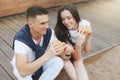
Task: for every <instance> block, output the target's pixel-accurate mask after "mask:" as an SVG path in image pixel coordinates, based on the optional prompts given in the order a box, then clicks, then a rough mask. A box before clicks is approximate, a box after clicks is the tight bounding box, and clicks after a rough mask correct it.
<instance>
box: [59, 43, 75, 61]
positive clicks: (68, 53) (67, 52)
mask: <svg viewBox="0 0 120 80" xmlns="http://www.w3.org/2000/svg"><path fill="white" fill-rule="evenodd" d="M73 52H74V48H73V46H72V45H70V44H65V51H64V54H62V55H61V57H62V58H63V59H64V60H68V59H70V58H71V53H73Z"/></svg>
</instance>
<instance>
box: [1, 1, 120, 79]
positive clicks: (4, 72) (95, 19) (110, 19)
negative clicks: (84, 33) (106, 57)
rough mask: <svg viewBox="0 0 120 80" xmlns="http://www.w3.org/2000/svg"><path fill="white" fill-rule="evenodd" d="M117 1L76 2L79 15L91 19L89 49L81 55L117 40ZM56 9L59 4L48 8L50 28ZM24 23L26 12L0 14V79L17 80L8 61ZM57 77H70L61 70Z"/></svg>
mask: <svg viewBox="0 0 120 80" xmlns="http://www.w3.org/2000/svg"><path fill="white" fill-rule="evenodd" d="M119 3H120V1H119V0H92V1H89V2H84V3H77V4H75V5H76V6H77V8H78V10H79V13H80V16H81V18H82V19H87V20H88V21H90V23H91V26H92V30H93V36H92V39H91V40H92V43H91V44H92V50H91V52H90V54H88V55H83V58H84V59H86V58H87V57H90V56H92V55H95V54H96V53H97V52H99V51H101V50H103V49H106V48H108V47H110V46H112V45H115V44H117V43H119V42H120V34H119V31H120V27H119V26H120V16H119V14H120V10H119V9H120V5H119ZM0 5H1V3H0ZM57 9H58V7H56V8H50V9H48V10H49V11H50V14H49V17H50V27H52V28H54V26H55V24H56V13H57ZM0 13H1V12H0ZM25 23H26V20H25V14H18V15H12V16H8V17H1V18H0V76H1V78H0V79H1V80H16V79H15V77H14V75H13V73H12V66H11V64H10V61H11V59H12V57H13V51H12V41H13V37H14V35H15V33H16V32H17V31H18V30H19V29H20V28H21V27H22V26H23V25H24V24H25ZM89 60H90V58H89ZM91 60H92V59H91ZM93 60H94V59H93ZM87 63H89V62H87ZM56 80H69V78H68V76H67V74H65V72H64V71H62V73H61V74H60V76H59V77H57V79H56Z"/></svg>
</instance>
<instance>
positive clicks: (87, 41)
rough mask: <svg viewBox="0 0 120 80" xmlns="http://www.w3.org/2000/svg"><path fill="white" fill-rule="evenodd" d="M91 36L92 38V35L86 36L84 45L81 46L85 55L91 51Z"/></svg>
mask: <svg viewBox="0 0 120 80" xmlns="http://www.w3.org/2000/svg"><path fill="white" fill-rule="evenodd" d="M91 36H92V33H89V34H87V35H86V39H85V42H84V44H83V45H82V46H83V51H84V52H85V53H86V54H87V53H89V52H90V50H91Z"/></svg>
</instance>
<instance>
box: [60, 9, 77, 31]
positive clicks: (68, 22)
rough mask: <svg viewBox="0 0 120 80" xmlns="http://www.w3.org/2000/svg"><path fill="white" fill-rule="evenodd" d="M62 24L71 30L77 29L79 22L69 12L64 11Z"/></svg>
mask: <svg viewBox="0 0 120 80" xmlns="http://www.w3.org/2000/svg"><path fill="white" fill-rule="evenodd" d="M60 15H61V18H62V23H63V24H64V25H65V26H66V28H67V29H69V30H75V29H77V26H78V25H77V22H76V20H75V18H74V17H73V16H72V14H71V13H70V11H69V10H64V11H62V12H61V14H60Z"/></svg>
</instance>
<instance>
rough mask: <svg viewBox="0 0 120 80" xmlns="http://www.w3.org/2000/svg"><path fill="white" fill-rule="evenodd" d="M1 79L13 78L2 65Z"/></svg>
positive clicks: (0, 69)
mask: <svg viewBox="0 0 120 80" xmlns="http://www.w3.org/2000/svg"><path fill="white" fill-rule="evenodd" d="M0 80H13V79H11V77H10V76H9V75H8V74H7V72H5V70H4V69H3V68H2V66H1V65H0Z"/></svg>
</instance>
